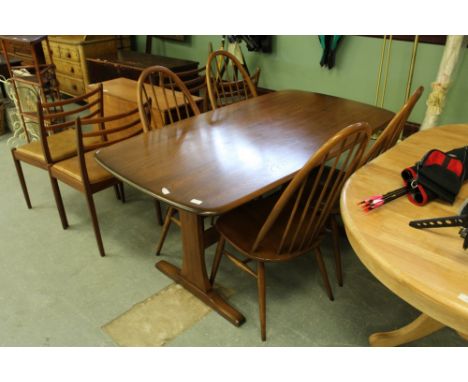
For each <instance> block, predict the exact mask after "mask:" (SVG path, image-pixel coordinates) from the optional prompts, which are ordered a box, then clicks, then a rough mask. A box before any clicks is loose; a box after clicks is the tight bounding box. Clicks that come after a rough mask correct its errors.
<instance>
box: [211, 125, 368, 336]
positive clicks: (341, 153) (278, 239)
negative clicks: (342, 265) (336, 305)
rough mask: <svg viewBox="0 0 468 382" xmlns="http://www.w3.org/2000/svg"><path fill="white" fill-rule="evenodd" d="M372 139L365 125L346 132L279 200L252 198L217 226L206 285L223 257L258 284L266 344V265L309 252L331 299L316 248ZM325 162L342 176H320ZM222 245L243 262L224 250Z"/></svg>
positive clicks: (317, 156) (310, 163)
mask: <svg viewBox="0 0 468 382" xmlns="http://www.w3.org/2000/svg"><path fill="white" fill-rule="evenodd" d="M370 134H371V129H370V126H369V125H368V124H367V123H356V124H354V125H351V126H348V127H346V128H345V129H343V130H342V131H340V132H339V133H337V134H336V135H335V136H333V137H332V138H331V139H330V140H328V141H327V142H326V143H325V144H324V145H323V146H322V147H321V148H320V149H319V150H318V151H317V152H316V153H315V154H314V155H312V157H311V158H310V159H309V160H308V161H307V163H306V164H305V165H304V167H303V168H302V169H301V170H300V171H299V172H298V173H297V174H296V175H295V176H294V178H293V179H292V180H291V182H290V183H289V184H288V185H287V187H286V188H285V190H284V191H283V192H282V193H281V195H280V194H278V193H275V194H273V195H271V196H269V197H265V198H260V199H256V200H254V201H252V202H250V203H247V204H245V205H243V206H241V207H238V208H236V209H234V210H232V211H230V212H228V213H226V214H224V215H221V216H220V217H219V218H218V220H217V221H216V223H215V227H216V228H217V230H218V232H219V233H220V240H219V244H218V247H217V249H216V254H215V258H214V260H213V266H212V271H211V276H210V282H211V283H212V284H213V283H214V281H215V277H216V273H217V270H218V267H219V264H220V261H221V257H222V255H223V254H224V255H225V256H226V257H228V258H229V259H230V260H231V261H232V262H233V263H234V264H235V265H236V266H238V267H239V268H241V269H242V270H244V271H246V272H247V273H249V274H250V275H252V276H253V277H255V278H256V279H257V287H258V303H259V310H260V327H261V338H262V340H263V341H265V340H266V310H265V305H266V299H265V295H266V293H265V263H267V262H283V261H288V260H292V259H294V258H296V257H297V256H300V255H304V254H306V253H307V252H309V251H312V250H313V251H314V252H315V257H316V260H317V263H318V266H319V269H320V272H321V274H322V278H323V282H324V284H325V288H326V290H327V293H328V297H329V298H330V300H333V293H332V290H331V287H330V283H329V281H328V276H327V271H326V268H325V264H324V262H323V259H322V255H321V252H320V243H321V240H322V236H323V230H324V226H325V223H326V221H327V219H328V216H329V214H330V212H331V210H332V208H333V206H334V205H335V203H336V201H337V200H338V198H339V195H340V191H341V188H342V186H343V184H344V182H345V180H346V179H347V178H348V176H349V175H350V174H351V173H352V172H353V171H354V169H355V168H356V167H357V166H358V164H359V162H360V160H361V158H362V155H363V153H364V150H365V147H366V145H367V142H368V141H369V138H370ZM327 161H332V162H333V165H332V169H336V168H337V166H338V165H339V164H341V169H342V171H340V176H338V177H334V176H333V172H330V171H324V168H325V166H326V164H327ZM311 177H312V178H311ZM226 242H228V243H229V244H231V245H232V246H233V247H234V248H235V249H236V251H238V252H239V253H240V254H241V255H243V256H244V257H245V259H239V258H238V257H237V256H235V255H233V254H232V253H229V252H228V251H226V250H225V243H226ZM249 261H254V262H256V268H255V269H253V268H252V267H250V266H248V265H247V262H249Z"/></svg>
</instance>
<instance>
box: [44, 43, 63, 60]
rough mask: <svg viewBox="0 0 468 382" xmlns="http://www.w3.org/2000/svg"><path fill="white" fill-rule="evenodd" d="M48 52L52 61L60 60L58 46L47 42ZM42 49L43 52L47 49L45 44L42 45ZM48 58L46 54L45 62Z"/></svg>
mask: <svg viewBox="0 0 468 382" xmlns="http://www.w3.org/2000/svg"><path fill="white" fill-rule="evenodd" d="M49 46H50V50H51V53H52V59H53V60H55V59H56V58H60V46H59V44H57V43H53V42H49ZM42 47H43V48H44V50H46V49H47V45H46V44H45V43H43V44H42ZM48 59H49V57H47V54H46V60H48Z"/></svg>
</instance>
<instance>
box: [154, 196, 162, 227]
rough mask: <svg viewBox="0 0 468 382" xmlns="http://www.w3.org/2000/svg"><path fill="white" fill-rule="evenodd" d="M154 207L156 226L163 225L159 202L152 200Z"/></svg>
mask: <svg viewBox="0 0 468 382" xmlns="http://www.w3.org/2000/svg"><path fill="white" fill-rule="evenodd" d="M154 207H155V208H156V218H157V219H158V224H159V225H163V224H164V222H163V218H162V211H161V202H160V201H159V200H158V199H154Z"/></svg>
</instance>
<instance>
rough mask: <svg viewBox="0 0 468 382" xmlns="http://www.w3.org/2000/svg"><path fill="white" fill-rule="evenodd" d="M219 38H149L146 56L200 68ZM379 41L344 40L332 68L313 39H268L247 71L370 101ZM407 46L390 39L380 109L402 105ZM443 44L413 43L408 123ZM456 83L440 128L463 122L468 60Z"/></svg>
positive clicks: (272, 82)
mask: <svg viewBox="0 0 468 382" xmlns="http://www.w3.org/2000/svg"><path fill="white" fill-rule="evenodd" d="M136 41H137V48H138V50H139V51H144V49H145V41H146V39H145V36H137V40H136ZM220 41H221V36H188V37H187V39H186V41H185V42H177V41H170V40H162V39H159V38H154V39H153V48H152V52H153V53H154V54H161V55H167V56H171V57H176V58H186V59H191V60H196V61H199V62H200V64H205V62H206V58H207V55H208V44H209V42H212V43H213V47H214V48H216V47H218V46H219V44H220ZM381 49H382V40H381V39H376V38H370V37H358V36H345V38H344V39H343V41H342V42H341V45H340V47H339V49H338V52H337V56H336V66H335V67H334V68H333V69H332V70H328V69H325V68H321V67H320V65H319V61H320V57H321V54H322V50H321V47H320V44H319V41H318V38H317V36H274V37H273V52H272V53H255V52H248V51H247V49H246V48H245V46H244V48H243V51H244V55H245V56H246V61H247V64H248V66H249V68H250V69H251V70H252V69H253V68H255V67H256V66H259V67H260V68H261V70H262V73H261V76H260V86H261V87H265V88H269V89H275V90H279V89H303V90H310V91H315V92H319V93H325V94H331V95H336V96H341V97H345V98H349V99H353V100H357V101H361V102H365V103H369V104H374V103H375V96H376V87H377V75H378V67H379V63H380V54H381ZM411 51H412V43H410V42H402V41H393V44H392V52H391V62H390V70H389V75H388V84H387V91H386V95H385V103H384V107H385V108H387V109H389V110H393V111H396V110H398V109H399V108H400V106H401V105H402V104H403V102H404V96H405V90H406V83H407V79H408V70H409V65H410V57H411ZM442 52H443V46H440V45H431V44H419V46H418V51H417V59H416V65H415V71H414V77H413V82H412V84H413V85H412V90H414V89H415V88H416V87H417V86H419V85H423V86H424V88H425V92H424V94H423V96H422V97H421V99H420V100H419V102H418V104H417V105H416V107H415V109H414V111H413V113H412V115H411V117H410V120H411V121H413V122H417V123H421V122H422V120H423V118H424V114H425V110H426V104H425V102H426V99H427V96H428V94H429V90H430V85H431V82H433V81H434V80H435V78H436V75H437V71H438V68H439V62H440V59H441V57H442ZM458 70H459V72H458V77H457V82H456V83H455V84H454V85H453V87H452V88H451V89H450V91H449V94H448V97H447V103H446V109H445V111H444V113H443V115H442V116H441V118H440V124H446V123H467V122H468V58H466V59H464V60H463V61H462V63H461V64H460V66H459V69H458Z"/></svg>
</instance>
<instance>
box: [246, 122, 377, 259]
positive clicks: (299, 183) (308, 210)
mask: <svg viewBox="0 0 468 382" xmlns="http://www.w3.org/2000/svg"><path fill="white" fill-rule="evenodd" d="M370 135H371V128H370V126H369V124H368V123H365V122H363V123H356V124H353V125H350V126H348V127H346V128H345V129H343V130H341V131H340V132H338V133H337V134H335V136H333V137H332V138H330V139H329V140H328V141H327V142H326V143H325V144H324V145H323V146H322V147H321V148H320V149H319V150H318V151H317V152H316V153H315V154H314V155H313V156H312V157H311V158H310V159H309V160H308V161H307V163H306V164H305V165H304V166H303V167H302V169H301V170H300V171H299V172H298V173H297V174H296V175H295V176H294V178H293V179H292V180H291V182H290V183H289V184H288V186H287V187H286V189H285V190H284V191H283V193H282V194H281V196H280V197H279V199H278V201H277V202H276V204H275V205H274V207H273V209H272V211H271V212H270V214H269V216H268V218H267V219H266V221H265V223H264V224H263V226H262V228H261V229H260V231H259V233H258V235H257V238H256V240H255V242H254V244H253V247H252V252H256V251H261V250H262V241H263V240H264V239H265V238H266V237H267V234H269V233H274V235H271V234H270V235H268V236H269V238H270V239H271V238H272V237H273V238H274V240H275V243H274V245H273V247H274V248H275V249H276V253H277V255H294V254H301V253H304V252H307V251H308V250H310V249H311V248H312V247H313V246H314V245H316V244H317V239H318V238H319V235H320V234H321V233H322V231H323V228H324V224H325V222H326V221H327V219H328V216H329V214H330V212H331V210H332V208H333V206H334V205H335V203H336V202H337V200H338V198H339V196H340V193H341V189H342V187H343V185H344V182H345V181H346V180H347V179H348V177H349V176H350V175H351V174H352V173H353V171H354V170H355V169H356V168H357V166H358V165H359V163H360V161H361V158H362V155H363V153H364V151H365V149H366V145H367V143H368V141H369V138H370ZM327 167H331V171H328V170H329V169H327ZM338 167H340V171H335V170H337V168H338ZM335 173H336V174H337V176H336V175H334V174H335ZM270 231H271V232H270ZM268 247H269V248H270V247H271V245H268Z"/></svg>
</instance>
